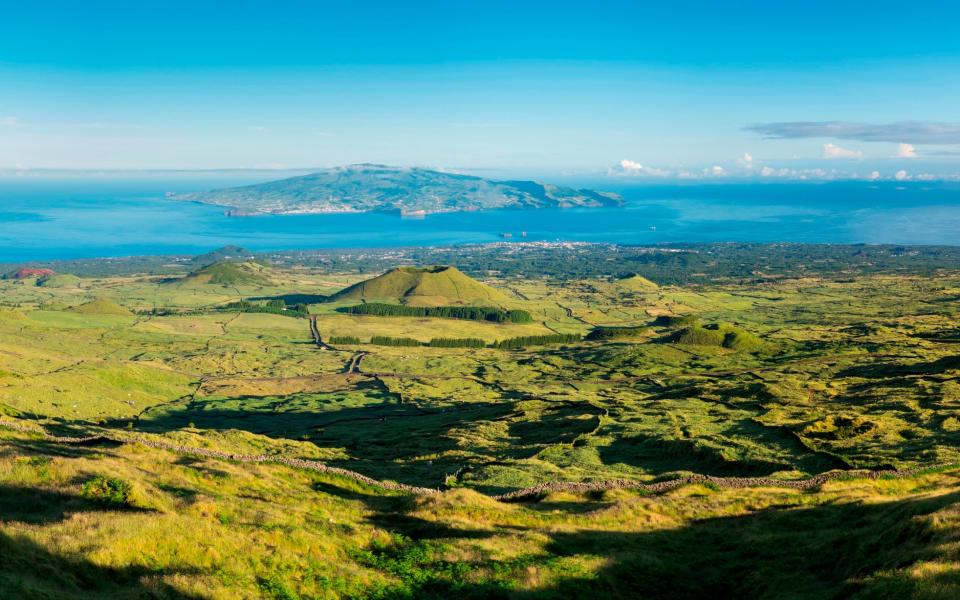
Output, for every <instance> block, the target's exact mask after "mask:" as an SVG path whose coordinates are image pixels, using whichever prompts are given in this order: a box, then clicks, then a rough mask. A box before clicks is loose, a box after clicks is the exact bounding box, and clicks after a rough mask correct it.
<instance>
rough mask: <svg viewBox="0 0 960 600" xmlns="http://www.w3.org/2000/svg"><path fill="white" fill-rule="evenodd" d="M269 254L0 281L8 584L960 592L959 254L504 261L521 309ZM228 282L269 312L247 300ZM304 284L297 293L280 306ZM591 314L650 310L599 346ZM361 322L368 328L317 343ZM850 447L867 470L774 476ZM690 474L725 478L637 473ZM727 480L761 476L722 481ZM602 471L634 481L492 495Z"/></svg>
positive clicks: (841, 458)
mask: <svg viewBox="0 0 960 600" xmlns="http://www.w3.org/2000/svg"><path fill="white" fill-rule="evenodd" d="M263 273H264V275H263V276H262V277H260V278H258V279H255V280H249V281H243V282H240V283H238V284H237V285H234V284H232V283H210V282H204V281H198V280H191V279H190V278H189V277H188V278H182V279H164V278H161V277H157V276H146V275H131V276H116V277H105V278H81V279H80V281H79V283H77V284H76V285H72V284H71V285H70V286H65V287H43V286H37V285H33V284H31V282H30V281H29V280H28V281H0V420H2V421H0V587H2V589H9V590H15V592H16V593H15V594H14V596H15V597H26V598H33V597H36V598H46V597H77V598H80V597H104V598H107V597H109V598H124V597H129V598H140V597H161V598H206V597H213V598H261V597H264V598H284V599H288V598H341V597H343V598H413V597H417V598H421V597H437V598H445V597H450V596H452V595H460V596H464V597H478V598H479V597H515V598H563V597H574V596H578V595H583V594H586V593H592V594H594V595H597V596H599V597H617V596H622V595H624V594H626V593H627V592H628V591H630V590H638V589H639V590H642V591H643V593H644V595H645V596H647V597H651V598H668V597H671V598H675V597H680V598H683V597H688V598H694V597H704V596H713V597H722V596H730V595H740V596H745V595H750V596H753V597H768V598H780V597H797V598H801V597H802V598H808V597H814V598H833V597H837V596H853V597H864V598H878V597H880V598H900V597H909V596H916V597H924V598H949V597H956V595H957V594H958V593H960V570H958V569H957V567H956V565H957V564H958V563H957V561H958V560H960V557H958V556H957V550H956V539H958V537H957V536H958V535H960V526H958V523H960V521H958V518H957V515H958V514H960V512H958V510H957V507H958V506H960V505H958V504H957V494H958V492H960V487H958V485H960V480H958V474H960V469H958V467H956V466H955V465H958V464H960V324H958V316H960V274H957V273H953V272H941V273H940V274H939V275H938V276H936V277H931V276H927V275H924V276H919V275H911V274H908V273H905V274H897V275H890V274H873V275H858V276H855V277H848V276H846V275H842V276H836V277H825V276H817V277H796V278H782V279H776V280H764V281H756V280H751V281H744V280H732V279H731V280H726V281H712V282H710V283H705V284H684V285H660V286H657V285H655V284H652V283H650V282H648V281H646V280H644V279H642V278H634V279H627V280H618V279H612V278H611V279H606V278H600V277H592V278H589V279H576V280H561V279H520V278H503V279H496V278H487V279H485V280H484V283H486V284H490V285H492V286H493V287H495V288H497V290H498V292H497V293H496V294H488V296H487V297H491V298H504V299H505V300H504V302H505V306H509V307H510V308H518V309H523V310H526V311H528V312H529V313H530V314H531V315H532V316H533V322H532V323H492V322H482V321H468V320H461V319H450V318H433V317H431V318H424V317H400V316H374V315H349V314H343V313H340V312H337V310H336V309H337V308H338V307H342V306H346V305H349V303H348V302H344V301H339V302H323V300H324V298H325V297H326V296H329V295H332V294H334V293H335V292H336V291H338V290H340V289H343V288H347V287H348V286H350V285H352V284H355V283H357V282H360V281H363V280H365V279H367V278H369V277H370V276H371V275H373V274H359V273H349V274H346V273H334V274H331V273H329V272H325V271H323V270H320V269H310V268H303V267H297V268H285V269H281V268H273V269H268V270H264V271H263ZM240 300H244V301H247V302H248V303H253V304H255V305H257V306H258V307H262V308H263V309H264V310H263V311H262V312H249V311H247V310H246V309H243V310H241V309H231V308H229V307H228V305H230V304H231V303H236V302H238V301H240ZM271 301H272V304H271ZM354 302H355V301H354ZM438 303H439V305H443V300H441V301H438ZM300 304H304V305H306V310H307V312H306V313H304V312H301V313H295V312H294V311H293V310H292V308H291V309H290V310H287V308H284V307H293V306H294V305H300ZM83 306H86V307H87V308H78V307H83ZM90 307H93V308H90ZM278 307H280V308H278ZM118 309H119V310H118ZM267 309H269V310H267ZM91 310H93V311H101V312H93V313H91V312H90V311H91ZM270 311H273V312H270ZM308 313H309V315H310V316H311V318H312V319H314V320H315V323H316V331H317V332H318V333H319V336H320V342H321V344H318V343H317V340H315V339H314V337H313V333H312V330H311V322H310V319H308V318H304V316H305V315H306V314H308ZM680 317H682V318H680ZM597 327H634V328H635V329H632V330H630V333H629V335H623V336H611V337H606V338H600V339H592V338H589V337H588V336H589V334H590V332H591V331H593V330H594V328H597ZM560 333H562V334H576V335H579V336H582V339H581V340H580V341H575V342H567V343H555V344H544V345H537V344H535V343H531V344H528V345H526V346H525V347H523V348H519V349H513V350H503V349H495V348H492V347H486V348H436V347H426V346H412V347H393V346H377V345H372V344H370V343H368V342H369V340H370V338H372V337H374V336H389V337H394V338H412V339H414V340H418V341H420V342H424V343H425V342H429V341H430V340H431V339H434V338H477V339H481V340H484V341H485V342H487V343H488V344H489V343H492V342H496V341H500V340H504V339H507V338H516V337H523V336H544V335H550V334H560ZM346 336H349V337H355V338H359V341H360V343H359V344H354V343H350V344H335V343H331V342H330V339H331V338H338V337H346ZM324 343H327V344H330V346H332V347H326V346H324V345H323V344H324ZM3 423H6V424H7V425H6V426H4V425H3ZM10 424H15V425H16V427H12V426H10ZM40 431H47V432H49V433H51V434H54V435H68V436H74V437H77V436H80V437H82V436H102V437H98V438H96V439H93V440H90V441H89V442H88V443H87V442H85V443H65V442H58V441H56V440H55V439H51V438H49V437H44V436H42V435H40V434H39V432H40ZM31 432H32V433H31ZM109 440H114V441H109ZM116 440H120V441H116ZM143 440H148V441H149V440H154V441H159V442H163V443H167V444H176V445H179V446H182V447H189V448H205V449H210V450H216V451H218V452H223V453H226V454H225V455H224V456H225V457H213V456H204V455H199V456H198V455H196V454H191V452H189V450H188V449H182V448H181V449H180V450H171V449H169V448H168V449H164V448H158V447H151V446H145V445H143V444H142V443H137V442H139V441H143ZM121 442H124V443H121ZM126 442H129V443H126ZM159 442H158V443H159ZM239 455H257V456H260V455H262V456H264V457H268V458H277V457H286V458H294V459H309V460H316V461H321V462H322V463H323V464H324V465H327V466H329V467H334V468H338V469H346V470H349V471H351V472H357V473H360V474H362V475H364V476H367V477H370V478H373V479H375V480H380V481H388V482H396V483H398V484H403V485H405V486H414V487H417V488H426V489H427V492H417V493H414V494H409V493H405V492H403V491H396V490H391V489H384V488H382V487H379V486H378V485H376V484H375V483H370V482H365V480H362V481H360V480H357V479H356V478H352V476H350V475H346V476H345V475H342V474H338V473H340V472H339V471H336V472H332V473H331V472H316V471H310V470H309V469H299V468H294V467H291V466H289V465H279V464H272V463H269V462H262V461H261V462H244V461H242V460H230V456H233V457H234V458H236V457H237V456H239ZM838 471H839V472H844V471H849V474H848V475H847V476H844V477H841V478H834V479H830V480H829V481H825V482H823V483H820V484H818V485H816V486H813V487H810V488H805V489H794V488H790V487H782V485H787V486H789V482H792V481H797V480H802V479H805V478H809V477H813V476H817V475H820V474H822V473H828V472H830V473H834V472H838ZM871 471H885V472H886V471H899V472H900V473H899V474H897V475H896V476H894V475H892V474H891V475H889V476H881V477H876V476H873V475H870V472H871ZM691 474H696V475H704V476H710V477H715V478H727V479H722V480H721V479H718V480H717V481H720V482H721V483H720V484H718V483H712V481H713V480H705V481H704V482H701V483H690V484H688V485H682V486H679V487H676V488H674V489H670V490H669V491H664V492H657V493H655V492H651V491H646V490H645V489H640V488H639V487H638V485H639V484H651V483H654V484H656V483H657V482H665V481H670V480H672V479H676V478H679V477H683V476H688V475H691ZM97 476H102V477H103V478H108V479H109V478H113V479H116V480H117V481H118V482H119V483H116V485H117V486H120V487H118V488H117V489H118V490H119V491H118V492H117V494H118V495H119V496H123V498H122V501H119V502H115V501H114V499H113V497H112V496H111V499H109V500H105V499H104V498H102V497H98V496H97V495H96V494H97V493H100V492H96V490H98V489H101V488H102V487H103V485H106V484H103V481H106V479H104V480H102V481H101V480H96V479H95V478H96V477H97ZM731 478H732V479H731ZM737 478H741V479H742V478H746V479H742V480H743V481H745V482H746V483H744V484H743V485H741V484H739V483H738V484H735V485H734V484H730V485H727V484H724V483H722V482H724V481H727V482H729V481H741V479H737ZM751 478H752V479H751ZM611 480H617V481H619V482H620V484H622V485H619V484H618V486H612V487H623V486H626V487H627V488H630V487H631V486H632V487H634V488H637V489H593V491H589V490H587V489H586V488H584V489H580V488H569V489H567V491H559V490H558V489H553V488H551V489H547V490H544V491H542V492H537V493H531V494H528V495H525V496H523V497H522V498H520V499H519V500H518V501H514V502H504V501H500V500H497V499H494V498H493V496H495V495H500V494H505V493H509V492H513V491H515V490H518V489H521V488H528V487H532V486H537V485H539V484H550V483H557V482H568V483H570V482H572V483H585V484H596V483H597V482H602V481H611ZM92 481H93V482H94V483H90V482H92ZM751 481H752V482H754V483H750V482H751ZM764 482H765V483H764ZM784 482H788V483H786V484H785V483H784ZM761 484H762V485H761ZM111 485H113V484H111ZM98 486H99V487H98ZM777 486H781V487H777ZM388 487H389V486H388ZM600 487H603V486H600ZM609 487H611V486H608V488H609ZM111 489H112V488H111ZM591 489H592V488H591ZM91 490H94V491H91ZM430 490H433V491H435V492H436V493H428V492H429V491H430ZM551 490H552V491H551ZM757 556H762V557H763V560H761V561H758V560H757V559H756V557H757ZM6 557H13V558H6ZM810 557H814V558H815V559H811V558H810ZM35 565H40V566H39V567H36V570H34V571H32V572H34V573H36V575H31V576H27V575H26V573H27V572H28V566H31V568H32V566H35ZM691 574H696V576H691Z"/></svg>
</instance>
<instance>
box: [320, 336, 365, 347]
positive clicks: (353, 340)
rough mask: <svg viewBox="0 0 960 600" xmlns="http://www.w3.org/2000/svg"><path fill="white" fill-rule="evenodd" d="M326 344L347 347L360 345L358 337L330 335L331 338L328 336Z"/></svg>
mask: <svg viewBox="0 0 960 600" xmlns="http://www.w3.org/2000/svg"><path fill="white" fill-rule="evenodd" d="M327 343H329V344H347V345H354V346H356V345H357V344H359V343H360V338H358V337H356V336H352V335H332V336H330V338H329V339H328V340H327Z"/></svg>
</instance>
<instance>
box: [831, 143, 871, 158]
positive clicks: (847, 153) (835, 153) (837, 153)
mask: <svg viewBox="0 0 960 600" xmlns="http://www.w3.org/2000/svg"><path fill="white" fill-rule="evenodd" d="M823 158H863V152H861V151H859V150H850V149H848V148H841V147H840V146H837V145H836V144H824V145H823Z"/></svg>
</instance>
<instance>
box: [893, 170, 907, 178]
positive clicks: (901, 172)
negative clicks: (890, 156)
mask: <svg viewBox="0 0 960 600" xmlns="http://www.w3.org/2000/svg"><path fill="white" fill-rule="evenodd" d="M893 178H894V179H896V180H897V181H906V180H908V179H910V175H909V173H907V172H906V171H904V170H903V169H901V170H899V171H897V174H896V175H894V176H893Z"/></svg>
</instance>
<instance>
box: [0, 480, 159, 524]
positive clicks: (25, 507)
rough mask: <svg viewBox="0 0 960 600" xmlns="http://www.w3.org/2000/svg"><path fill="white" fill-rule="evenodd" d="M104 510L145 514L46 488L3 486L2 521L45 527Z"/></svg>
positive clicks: (1, 498)
mask: <svg viewBox="0 0 960 600" xmlns="http://www.w3.org/2000/svg"><path fill="white" fill-rule="evenodd" d="M101 510H114V511H115V510H122V511H126V512H142V510H141V509H137V508H129V507H123V508H117V507H111V506H107V505H104V504H100V503H97V502H94V501H92V500H88V499H86V498H83V497H82V496H76V495H73V494H65V493H63V492H57V491H53V490H46V489H43V488H37V487H26V486H16V485H6V484H0V521H21V522H24V523H31V524H37V525H42V524H46V523H55V522H57V521H62V520H64V519H66V518H68V517H69V516H70V515H71V514H73V513H77V512H86V511H101Z"/></svg>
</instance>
